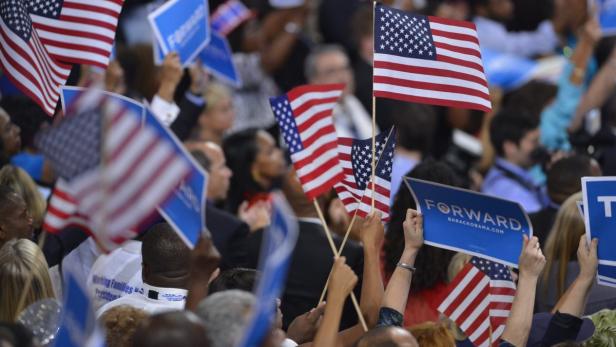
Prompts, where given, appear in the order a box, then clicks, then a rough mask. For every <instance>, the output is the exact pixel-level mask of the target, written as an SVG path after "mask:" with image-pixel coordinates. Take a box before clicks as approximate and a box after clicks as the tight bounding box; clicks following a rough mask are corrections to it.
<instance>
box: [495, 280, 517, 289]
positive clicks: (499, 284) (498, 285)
mask: <svg viewBox="0 0 616 347" xmlns="http://www.w3.org/2000/svg"><path fill="white" fill-rule="evenodd" d="M492 287H493V288H510V289H514V290H515V284H514V283H513V282H511V281H502V280H492Z"/></svg>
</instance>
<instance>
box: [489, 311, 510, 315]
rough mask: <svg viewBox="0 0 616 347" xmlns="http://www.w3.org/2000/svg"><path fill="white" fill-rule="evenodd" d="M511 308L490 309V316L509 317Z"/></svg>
mask: <svg viewBox="0 0 616 347" xmlns="http://www.w3.org/2000/svg"><path fill="white" fill-rule="evenodd" d="M510 312H511V310H490V316H492V317H509V313H510Z"/></svg>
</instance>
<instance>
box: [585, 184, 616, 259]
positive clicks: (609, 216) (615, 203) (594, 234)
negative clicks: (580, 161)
mask: <svg viewBox="0 0 616 347" xmlns="http://www.w3.org/2000/svg"><path fill="white" fill-rule="evenodd" d="M582 195H583V198H584V222H585V223H586V235H587V236H588V238H589V239H592V238H598V239H599V249H598V256H599V264H602V265H610V266H616V248H615V247H614V245H616V177H584V178H582Z"/></svg>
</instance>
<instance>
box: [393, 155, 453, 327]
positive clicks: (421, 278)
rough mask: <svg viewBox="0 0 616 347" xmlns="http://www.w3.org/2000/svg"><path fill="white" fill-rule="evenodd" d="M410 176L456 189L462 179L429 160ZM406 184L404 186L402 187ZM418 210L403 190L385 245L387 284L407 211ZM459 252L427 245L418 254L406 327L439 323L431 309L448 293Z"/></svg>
mask: <svg viewBox="0 0 616 347" xmlns="http://www.w3.org/2000/svg"><path fill="white" fill-rule="evenodd" d="M406 176H409V177H413V178H417V179H422V180H426V181H431V182H437V183H442V184H446V185H451V186H456V185H457V182H458V178H457V177H456V175H455V173H454V172H453V170H452V169H451V168H450V167H449V166H447V164H445V163H443V162H437V161H434V160H432V159H428V160H425V161H423V162H422V163H420V164H419V165H417V166H416V167H415V168H414V169H413V170H411V171H410V172H409V173H408V174H407V175H406ZM404 184H405V183H404V182H403V183H402V185H404ZM409 208H411V209H416V206H415V201H414V200H413V197H412V195H411V193H410V191H409V190H408V188H406V187H400V189H399V190H398V194H397V195H396V198H395V200H394V204H393V206H392V208H391V222H390V223H389V226H388V228H387V233H386V234H385V243H384V245H383V268H384V270H385V271H384V274H385V280H386V281H388V280H389V277H391V274H392V273H393V271H394V270H395V268H396V265H397V264H398V260H399V259H400V256H401V254H402V250H403V248H404V230H403V227H402V223H403V222H404V219H405V216H406V211H407V209H409ZM454 255H455V252H451V251H448V250H445V249H442V248H436V247H432V246H428V245H424V246H423V247H422V248H421V249H420V250H419V253H417V259H416V260H415V268H416V269H417V270H416V271H415V273H414V275H413V281H412V282H411V291H410V293H409V300H408V302H407V305H406V312H405V314H404V326H413V325H417V324H421V323H423V322H426V321H438V317H439V314H438V312H437V311H436V310H435V309H433V308H432V306H431V305H430V304H431V303H433V301H435V300H436V299H437V297H438V296H439V294H440V293H441V292H442V291H443V290H444V289H445V287H446V283H447V267H448V266H449V262H450V260H451V258H452V257H453V256H454Z"/></svg>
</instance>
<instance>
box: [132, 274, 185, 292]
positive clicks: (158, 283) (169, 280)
mask: <svg viewBox="0 0 616 347" xmlns="http://www.w3.org/2000/svg"><path fill="white" fill-rule="evenodd" d="M143 282H145V283H147V284H148V285H151V286H154V287H161V288H180V289H188V274H186V275H179V276H174V277H170V276H165V275H152V276H151V277H149V278H147V279H144V280H143Z"/></svg>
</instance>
